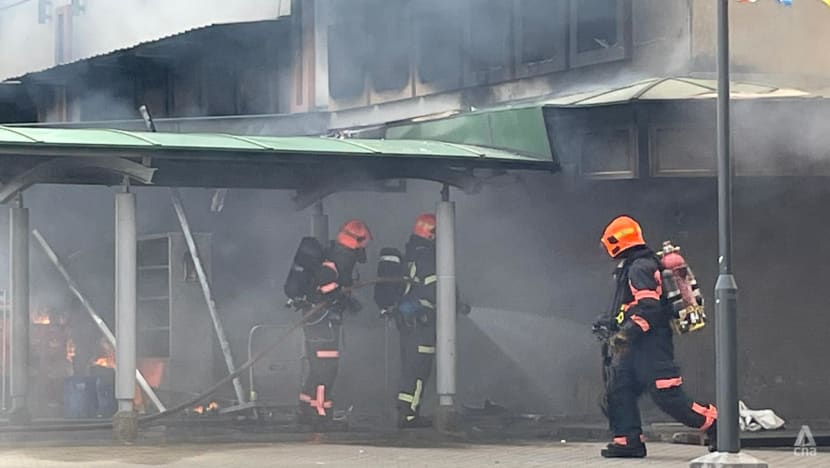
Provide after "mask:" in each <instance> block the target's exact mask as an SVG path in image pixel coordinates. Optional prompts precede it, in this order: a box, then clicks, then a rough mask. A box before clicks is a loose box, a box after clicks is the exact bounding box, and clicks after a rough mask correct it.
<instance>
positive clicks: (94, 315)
mask: <svg viewBox="0 0 830 468" xmlns="http://www.w3.org/2000/svg"><path fill="white" fill-rule="evenodd" d="M32 237H34V238H35V240H36V241H37V242H38V244H39V245H40V247H41V249H43V253H45V254H46V257H47V258H48V259H49V261H51V262H52V264H53V265H54V266H55V268H56V269H57V270H58V273H60V274H61V276H62V277H63V279H64V280H65V281H66V284H67V285H68V286H69V290H70V291H72V294H74V295H75V297H76V298H77V299H78V301H79V302H80V303H81V305H82V306H83V307H84V309H86V312H87V314H89V317H90V318H91V319H92V321H93V323H95V325H97V326H98V329H99V330H101V333H103V334H104V337H105V338H106V339H107V341H108V342H109V344H111V345H112V349H116V350H117V349H118V342H117V340H116V339H115V335H113V334H112V331H111V330H110V328H109V326H107V323H106V322H104V319H102V318H101V316H100V315H98V312H96V311H95V308H93V307H92V304H91V303H90V302H89V300H88V299H87V298H86V296H84V294H83V293H82V292H81V288H80V287H79V286H78V283H76V282H75V280H73V279H72V276H71V275H70V274H69V271H68V270H67V269H66V267H64V266H63V263H61V260H60V258H58V254H57V253H55V250H54V249H53V248H52V246H51V245H49V242H47V241H46V239H45V238H44V237H43V234H41V233H40V232H39V231H38V230H37V229H33V230H32ZM135 378H136V380H137V381H138V386H139V387H141V389H142V390H144V393H146V394H147V397H148V398H149V399H150V401H151V402H153V405H154V406H155V407H156V409H158V410H159V412H162V411H166V410H167V408H165V407H164V404H162V402H161V400H159V397H158V395H156V392H155V391H154V390H153V387H151V386H150V383H149V382H147V379H145V378H144V376H143V375H142V374H141V372H140V371H139V370H138V369H136V370H135Z"/></svg>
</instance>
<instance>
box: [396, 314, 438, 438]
mask: <svg viewBox="0 0 830 468" xmlns="http://www.w3.org/2000/svg"><path fill="white" fill-rule="evenodd" d="M398 330H399V331H400V345H401V381H400V391H399V392H398V398H397V406H398V418H399V422H401V423H412V422H413V421H415V420H416V419H417V418H418V416H419V414H420V409H421V400H422V398H423V396H424V388H425V386H426V383H427V380H428V379H429V376H430V374H431V373H432V362H433V361H434V360H435V320H433V319H430V318H427V319H426V320H418V321H415V322H414V323H405V322H404V321H399V322H398Z"/></svg>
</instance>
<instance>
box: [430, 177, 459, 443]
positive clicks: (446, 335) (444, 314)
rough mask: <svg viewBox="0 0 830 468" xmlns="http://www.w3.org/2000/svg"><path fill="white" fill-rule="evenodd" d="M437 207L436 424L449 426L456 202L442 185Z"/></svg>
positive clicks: (453, 368)
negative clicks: (450, 199) (452, 200)
mask: <svg viewBox="0 0 830 468" xmlns="http://www.w3.org/2000/svg"><path fill="white" fill-rule="evenodd" d="M441 198H442V201H441V202H439V203H438V206H437V210H436V224H437V225H436V233H435V237H436V239H435V242H436V246H435V247H436V273H437V276H438V291H437V295H438V297H437V299H438V301H437V304H436V306H437V343H436V352H437V356H436V361H437V363H436V376H437V379H436V380H437V389H438V411H437V414H436V420H435V423H436V427H437V428H438V429H444V430H446V429H449V428H451V426H452V425H453V423H454V421H453V420H454V413H455V376H456V354H455V351H456V350H455V338H456V332H455V325H456V323H455V321H456V316H455V306H456V297H455V203H453V202H451V201H449V188H448V187H446V186H445V187H444V190H443V191H442V197H441Z"/></svg>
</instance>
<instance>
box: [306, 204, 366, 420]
mask: <svg viewBox="0 0 830 468" xmlns="http://www.w3.org/2000/svg"><path fill="white" fill-rule="evenodd" d="M371 239H372V234H371V233H370V232H369V228H368V227H367V226H366V224H365V223H364V222H363V221H360V220H356V219H353V220H350V221H347V222H346V223H345V224H343V226H342V227H341V228H340V232H339V233H338V234H337V238H336V240H335V241H334V242H332V243H331V246H330V247H329V248H328V249H326V250H325V253H324V255H323V262H322V265H321V266H320V268H319V269H318V272H317V274H316V277H315V291H313V293H312V294H310V296H309V298H308V305H306V306H305V307H302V308H301V309H300V310H301V311H302V312H303V313H304V314H308V313H309V312H310V311H312V310H315V309H318V310H316V312H314V313H312V314H311V316H310V317H307V318H306V320H305V325H304V329H303V331H304V334H305V351H306V357H307V358H308V362H309V369H308V375H307V377H306V379H305V382H304V384H303V388H302V391H301V392H300V414H299V416H300V418H299V422H300V423H306V424H308V423H310V424H312V425H313V426H317V427H320V428H325V427H327V426H328V425H329V423H331V421H332V416H333V412H334V409H333V408H334V403H333V399H332V393H333V389H334V381H335V378H336V377H337V368H338V363H339V359H340V327H341V325H342V323H343V315H344V313H345V312H357V311H358V310H359V309H360V304H359V303H358V302H357V301H356V300H354V299H353V298H352V297H351V294H350V292H349V291H348V290H347V288H349V287H350V286H352V282H353V277H352V275H353V272H354V267H355V264H356V263H365V262H366V245H367V244H368V242H369V241H370V240H371Z"/></svg>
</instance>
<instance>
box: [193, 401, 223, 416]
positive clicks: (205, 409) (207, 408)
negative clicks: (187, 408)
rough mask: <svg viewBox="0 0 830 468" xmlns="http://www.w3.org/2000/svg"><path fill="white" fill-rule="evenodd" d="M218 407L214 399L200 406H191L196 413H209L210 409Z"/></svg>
mask: <svg viewBox="0 0 830 468" xmlns="http://www.w3.org/2000/svg"><path fill="white" fill-rule="evenodd" d="M218 409H219V403H216V402H215V401H211V402H210V403H209V404H208V405H207V406H202V405H199V406H196V407H195V408H193V412H194V413H196V414H205V413H210V412H212V411H216V410H218Z"/></svg>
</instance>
